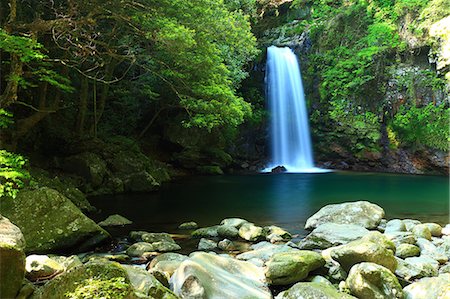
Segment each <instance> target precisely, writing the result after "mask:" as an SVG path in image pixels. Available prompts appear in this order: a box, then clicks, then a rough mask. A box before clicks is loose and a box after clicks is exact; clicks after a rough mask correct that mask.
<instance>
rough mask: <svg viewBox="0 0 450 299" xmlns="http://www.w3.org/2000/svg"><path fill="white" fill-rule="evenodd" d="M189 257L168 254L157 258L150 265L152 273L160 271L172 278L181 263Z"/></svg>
mask: <svg viewBox="0 0 450 299" xmlns="http://www.w3.org/2000/svg"><path fill="white" fill-rule="evenodd" d="M187 259H188V257H187V256H185V255H182V254H179V253H173V252H167V253H163V254H161V255H158V256H157V257H155V258H154V259H153V260H152V261H151V262H150V264H149V265H148V270H149V271H151V272H154V271H160V272H163V273H166V274H167V276H168V277H169V278H170V277H171V276H172V274H173V273H174V272H175V270H176V269H177V268H178V267H179V266H180V265H181V263H182V262H183V261H185V260H187Z"/></svg>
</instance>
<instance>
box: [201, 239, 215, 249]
mask: <svg viewBox="0 0 450 299" xmlns="http://www.w3.org/2000/svg"><path fill="white" fill-rule="evenodd" d="M197 248H198V250H214V249H216V248H217V243H216V242H214V241H213V240H208V239H205V238H201V239H200V242H199V243H198V247H197Z"/></svg>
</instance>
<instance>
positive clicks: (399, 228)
mask: <svg viewBox="0 0 450 299" xmlns="http://www.w3.org/2000/svg"><path fill="white" fill-rule="evenodd" d="M405 231H406V225H405V223H403V221H402V220H400V219H392V220H389V221H388V222H387V223H386V228H385V230H384V232H385V233H390V232H405Z"/></svg>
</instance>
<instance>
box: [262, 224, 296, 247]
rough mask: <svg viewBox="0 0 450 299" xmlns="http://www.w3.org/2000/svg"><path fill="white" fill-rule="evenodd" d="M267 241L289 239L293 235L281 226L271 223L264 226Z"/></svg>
mask: <svg viewBox="0 0 450 299" xmlns="http://www.w3.org/2000/svg"><path fill="white" fill-rule="evenodd" d="M264 231H265V235H266V239H267V241H269V242H271V243H275V241H277V242H278V241H288V240H290V239H292V235H291V234H290V233H289V232H288V231H286V230H284V229H282V228H281V227H278V226H275V225H270V226H265V227H264Z"/></svg>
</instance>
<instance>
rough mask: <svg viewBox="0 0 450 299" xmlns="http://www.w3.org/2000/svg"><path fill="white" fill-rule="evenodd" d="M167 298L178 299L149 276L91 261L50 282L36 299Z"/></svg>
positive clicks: (142, 272)
mask: <svg viewBox="0 0 450 299" xmlns="http://www.w3.org/2000/svg"><path fill="white" fill-rule="evenodd" d="M75 296H79V297H77V298H81V296H82V298H148V297H150V298H164V299H176V297H175V296H174V295H173V293H172V292H171V291H170V290H168V289H166V288H165V287H164V286H162V285H161V284H160V283H159V282H158V281H157V280H156V279H155V278H152V277H151V274H150V273H147V272H146V271H145V270H139V269H135V267H133V266H121V265H120V264H118V263H115V262H109V261H103V262H99V261H95V262H94V261H92V262H88V263H86V264H83V265H80V266H78V267H75V268H73V269H71V270H69V271H67V272H64V273H63V274H61V275H59V276H57V277H55V278H54V279H52V280H50V281H49V282H47V283H46V284H45V285H44V286H43V287H41V288H40V289H38V290H37V291H36V292H35V294H34V295H33V299H47V298H68V297H69V298H71V297H75Z"/></svg>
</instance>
